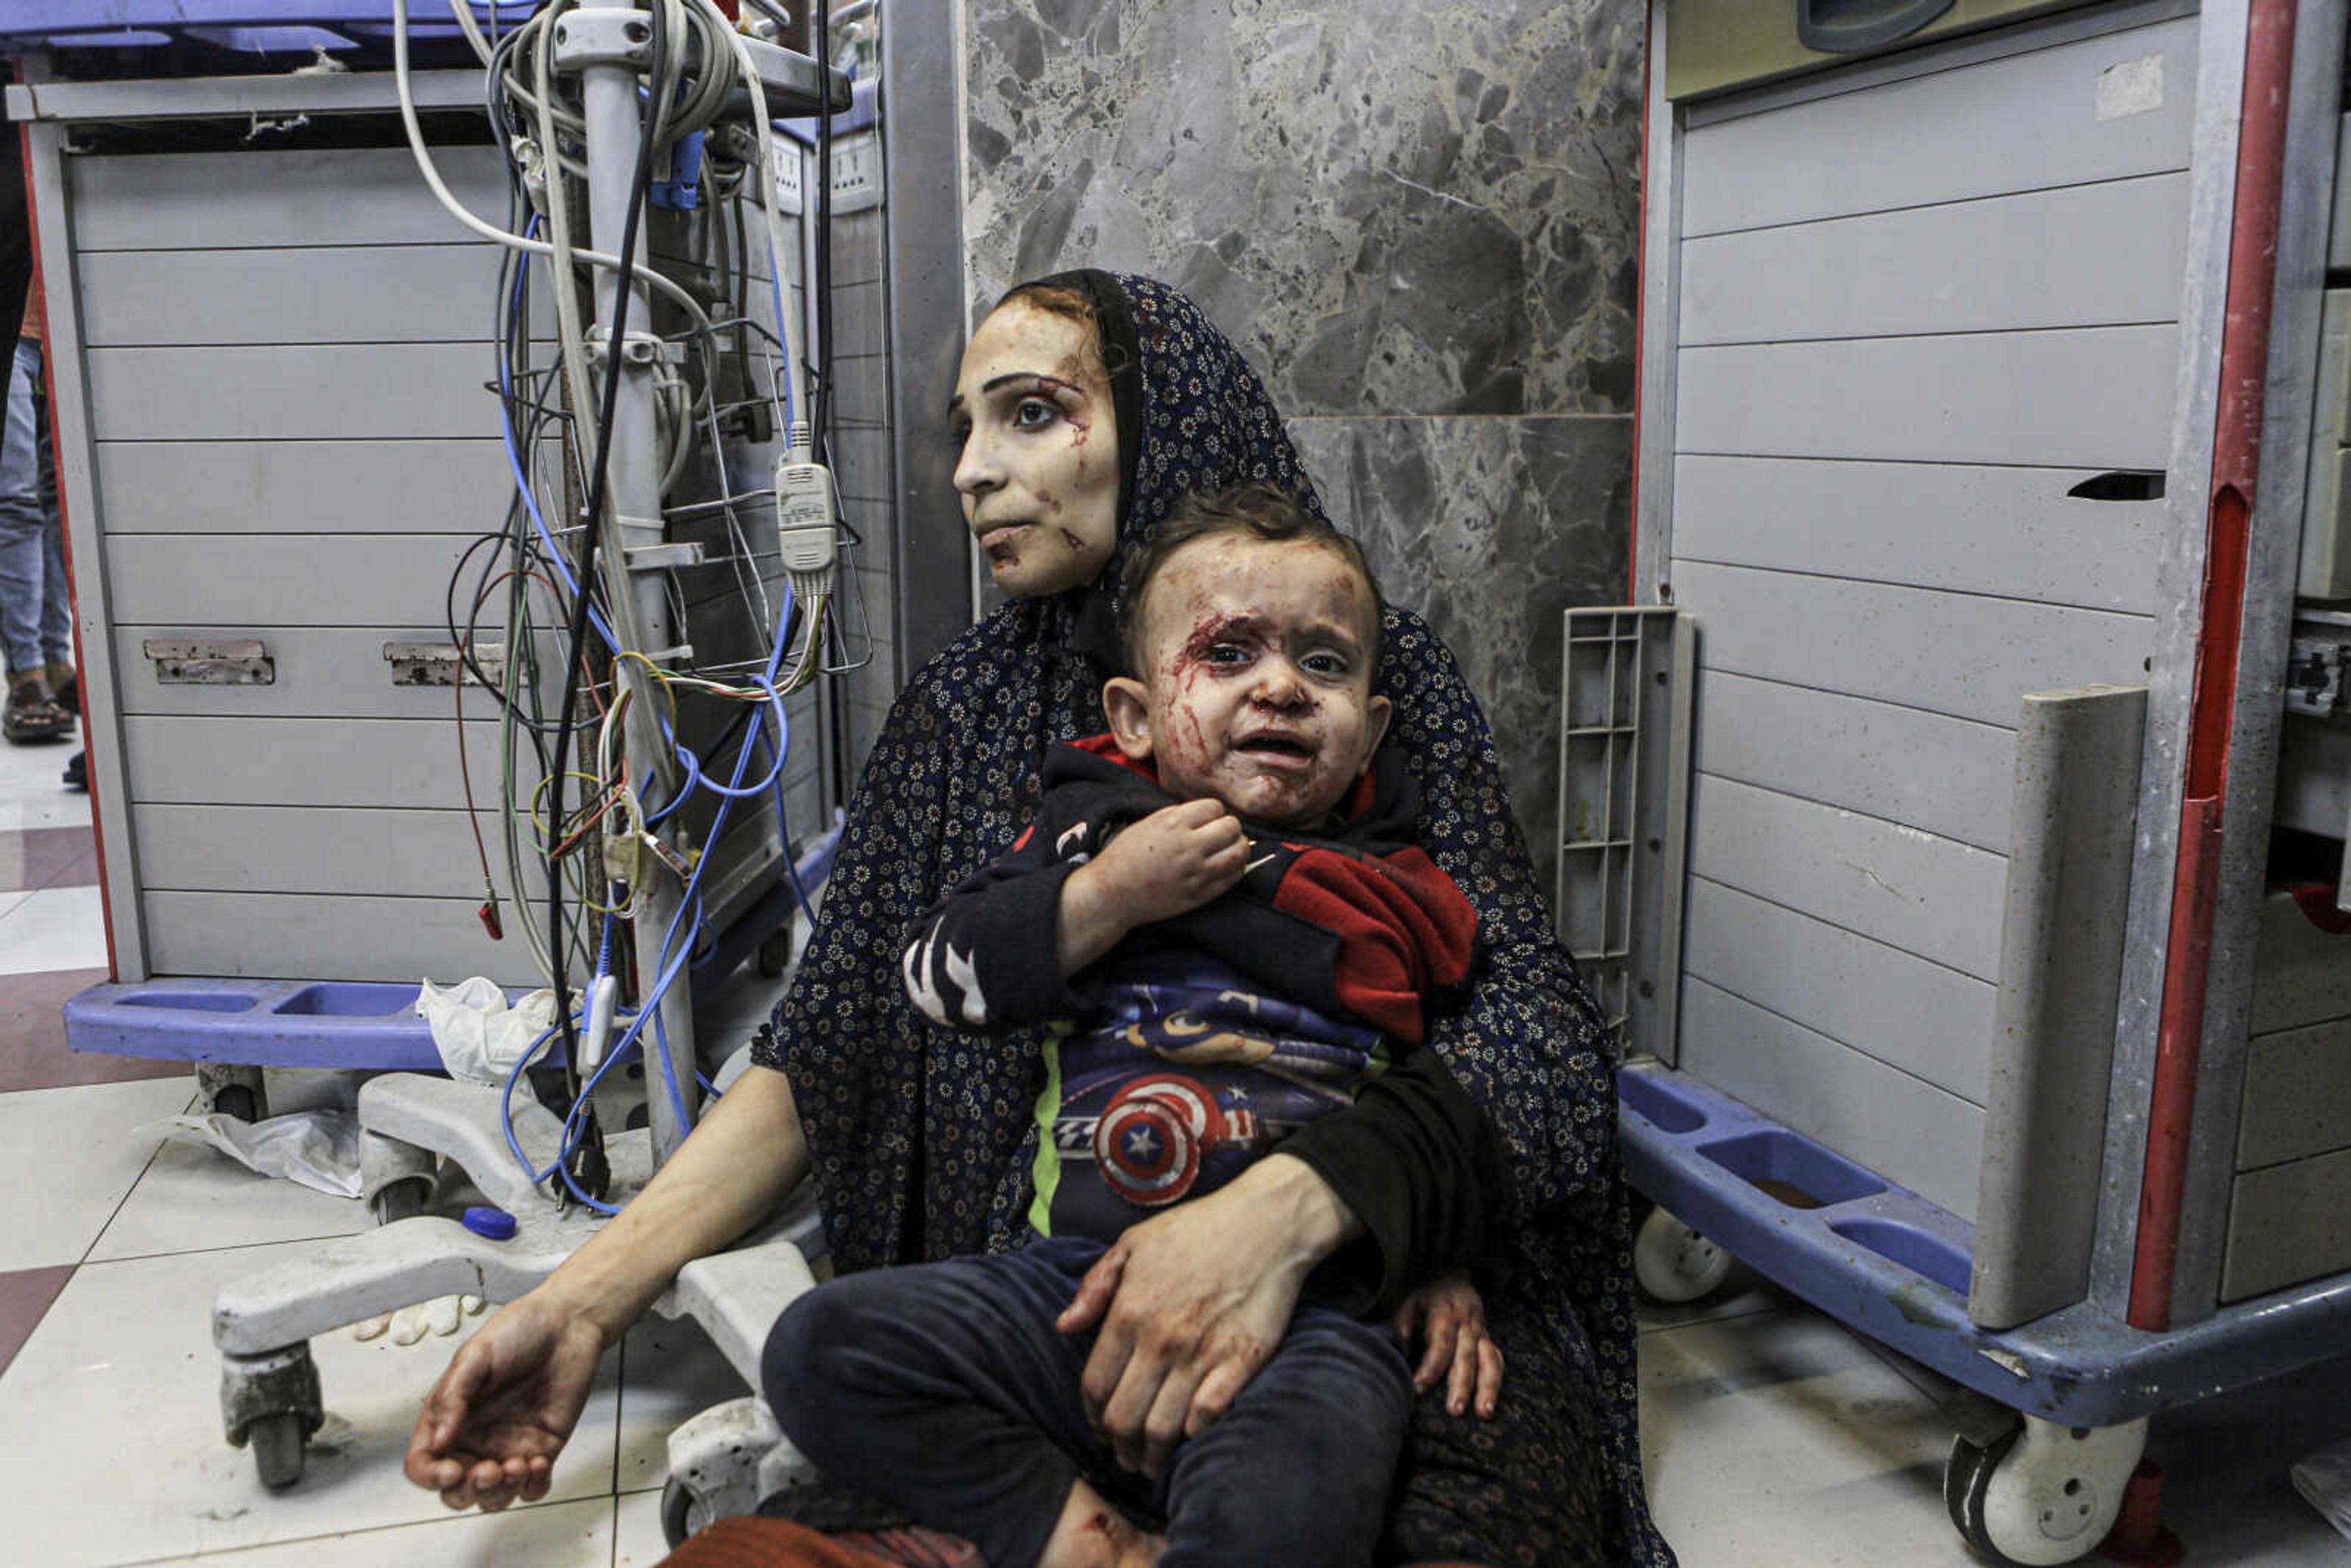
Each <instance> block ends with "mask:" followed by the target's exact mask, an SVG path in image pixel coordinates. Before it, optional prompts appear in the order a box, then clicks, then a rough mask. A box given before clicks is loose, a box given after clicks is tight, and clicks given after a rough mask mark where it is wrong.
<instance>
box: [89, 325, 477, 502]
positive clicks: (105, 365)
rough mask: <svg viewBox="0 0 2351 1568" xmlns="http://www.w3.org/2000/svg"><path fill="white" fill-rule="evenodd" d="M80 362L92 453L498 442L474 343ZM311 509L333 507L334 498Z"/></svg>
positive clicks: (166, 354)
mask: <svg viewBox="0 0 2351 1568" xmlns="http://www.w3.org/2000/svg"><path fill="white" fill-rule="evenodd" d="M87 361H88V363H89V380H90V388H91V395H90V406H91V408H92V410H93V411H94V417H95V423H96V429H95V432H94V434H95V435H96V437H97V438H98V439H99V440H100V441H166V440H196V441H302V440H343V441H350V440H364V439H368V438H371V437H375V438H390V439H409V438H415V437H440V438H448V437H453V436H455V437H464V436H478V435H485V434H490V435H495V434H496V432H497V402H496V399H495V398H494V397H493V396H492V394H491V393H490V392H487V391H486V390H485V388H484V383H485V382H486V381H488V380H489V378H490V375H491V366H490V360H489V356H488V354H487V352H486V350H485V349H484V348H483V346H482V345H481V344H478V343H359V344H343V343H315V344H303V345H298V346H292V347H271V348H258V347H246V348H235V349H93V350H90V352H89V355H88V356H87ZM319 500H320V503H321V504H331V502H332V497H330V496H329V497H320V498H319ZM491 520H492V522H495V521H496V519H495V517H493V518H492V519H491Z"/></svg>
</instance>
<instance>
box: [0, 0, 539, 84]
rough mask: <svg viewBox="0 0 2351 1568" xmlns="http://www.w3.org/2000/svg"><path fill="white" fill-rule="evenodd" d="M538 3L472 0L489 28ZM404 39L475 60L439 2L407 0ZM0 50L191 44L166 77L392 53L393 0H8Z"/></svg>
mask: <svg viewBox="0 0 2351 1568" xmlns="http://www.w3.org/2000/svg"><path fill="white" fill-rule="evenodd" d="M473 9H474V16H475V19H476V20H477V21H478V22H479V23H480V24H481V26H483V28H484V29H485V31H491V30H498V31H504V30H508V29H511V28H513V27H515V26H518V25H519V24H521V23H523V22H525V21H528V19H529V17H530V16H531V13H533V12H534V11H536V10H538V0H474V7H473ZM409 11H410V13H411V16H412V20H411V22H410V25H409V36H410V38H411V40H412V41H413V42H414V43H415V44H416V46H417V48H418V52H419V54H420V56H421V57H423V63H426V64H433V63H436V62H439V61H442V60H444V59H445V60H448V61H450V62H453V63H454V62H457V61H460V60H462V61H463V62H465V63H471V62H472V61H473V58H474V56H473V51H472V48H471V47H470V46H468V45H467V44H466V43H465V35H464V34H463V32H461V31H460V30H459V28H458V26H457V24H456V23H455V21H454V20H453V19H452V18H451V17H450V16H449V14H448V7H447V5H445V4H444V3H441V0H413V3H412V4H411V5H410V6H409ZM6 12H7V14H6V16H5V17H0V48H6V47H16V48H31V47H48V48H55V49H62V50H68V51H70V50H97V51H101V52H115V53H120V52H122V51H127V50H173V49H185V50H190V51H193V53H192V54H191V55H190V57H187V58H185V59H179V60H175V61H174V62H173V67H174V68H172V69H170V70H169V71H168V73H167V74H172V75H182V74H194V73H203V72H208V71H213V70H217V69H220V68H222V64H223V62H224V61H226V60H228V59H231V58H232V57H237V56H269V55H291V56H294V57H297V58H300V57H307V56H308V55H309V54H310V53H311V52H312V51H313V50H319V51H323V52H324V53H326V54H329V55H336V56H341V55H358V56H362V57H373V56H376V55H384V56H387V57H388V56H389V54H390V51H391V47H392V45H391V38H392V4H391V0H11V3H10V4H9V5H8V6H7V7H6Z"/></svg>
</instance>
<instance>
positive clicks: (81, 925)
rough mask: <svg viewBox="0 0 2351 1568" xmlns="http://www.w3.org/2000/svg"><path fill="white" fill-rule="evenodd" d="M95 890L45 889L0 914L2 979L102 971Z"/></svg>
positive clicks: (103, 955) (102, 942)
mask: <svg viewBox="0 0 2351 1568" xmlns="http://www.w3.org/2000/svg"><path fill="white" fill-rule="evenodd" d="M104 921H105V916H104V915H101V914H100V913H99V906H98V889H96V888H95V887H45V888H42V889H40V890H39V891H37V892H36V893H30V894H26V895H25V897H24V899H23V900H22V901H21V902H19V903H18V904H16V905H15V906H14V907H13V908H11V909H9V910H8V911H7V912H6V913H5V914H0V975H38V974H43V973H46V972H47V971H50V970H54V969H102V968H104V967H106V963H107V958H106V926H105V924H104Z"/></svg>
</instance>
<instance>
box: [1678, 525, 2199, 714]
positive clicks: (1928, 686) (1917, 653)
mask: <svg viewBox="0 0 2351 1568" xmlns="http://www.w3.org/2000/svg"><path fill="white" fill-rule="evenodd" d="M1673 580H1674V599H1675V602H1677V604H1679V605H1681V606H1682V607H1683V608H1685V609H1687V610H1689V611H1692V612H1695V613H1696V614H1697V615H1698V624H1699V626H1700V627H1701V628H1702V632H1701V634H1700V638H1699V645H1698V659H1699V663H1700V664H1701V665H1702V666H1704V667H1705V668H1706V669H1708V670H1727V671H1729V672H1730V673H1732V674H1742V675H1751V676H1755V677H1757V678H1759V679H1762V680H1771V681H1782V682H1785V683H1787V684H1789V685H1803V686H1816V687H1820V688H1822V689H1823V690H1829V691H1840V692H1844V693H1846V694H1847V695H1853V696H1865V697H1876V698H1877V699H1878V700H1880V701H1883V702H1896V703H1902V704H1905V705H1907V706H1913V707H1921V708H1926V709H1928V710H1930V711H1932V712H1935V713H1943V714H1949V715H1952V716H1955V717H1959V718H1970V719H1974V720H1975V721H1976V722H1978V723H1980V724H1991V725H2001V726H2013V725H2014V724H2015V723H2016V713H2017V704H2018V703H2019V702H2020V701H2021V700H2022V697H2023V695H2024V694H2025V693H2027V692H2042V691H2055V690H2059V689H2062V688H2065V687H2071V686H2079V685H2090V684H2092V683H2094V682H2107V683H2112V684H2114V685H2130V684H2131V683H2133V682H2135V681H2137V680H2140V679H2143V678H2144V676H2145V674H2146V669H2145V661H2146V659H2147V657H2148V656H2149V654H2150V653H2152V652H2153V635H2154V633H2153V625H2152V622H2149V621H2148V620H2147V618H2146V617H2144V616H2137V615H2116V614H2110V613H2108V612H2104V611H2097V610H2075V609H2070V608H2064V607H2060V606H2053V605H2046V604H2032V603H2026V602H2023V601H2018V600H2011V599H1991V598H1985V597H1981V596H1979V595H1974V594H1959V593H1938V592H1932V591H1924V590H1919V589H1912V588H1896V587H1890V586H1887V585H1886V584H1884V583H1876V582H1858V581H1848V580H1844V579H1841V578H1825V577H1810V576H1805V575H1803V574H1802V573H1799V572H1783V571H1750V570H1744V569H1741V568H1736V567H1719V566H1701V565H1698V564H1696V563H1694V562H1688V561H1681V560H1677V561H1676V562H1675V565H1674V579H1673Z"/></svg>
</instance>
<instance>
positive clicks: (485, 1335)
mask: <svg viewBox="0 0 2351 1568" xmlns="http://www.w3.org/2000/svg"><path fill="white" fill-rule="evenodd" d="M603 1354H604V1334H603V1331H602V1330H601V1329H600V1328H599V1327H598V1326H597V1325H596V1324H595V1323H594V1322H592V1321H590V1319H588V1318H587V1317H585V1316H580V1315H577V1314H572V1313H569V1312H564V1311H562V1310H561V1309H560V1308H559V1306H557V1305H555V1304H553V1303H551V1302H546V1301H540V1300H538V1292H537V1291H534V1292H532V1294H530V1295H528V1296H525V1297H523V1298H522V1299H521V1300H520V1301H515V1302H512V1303H511V1304H509V1305H507V1306H506V1307H503V1308H501V1309H499V1311H498V1312H496V1313H494V1314H493V1315H492V1316H491V1317H490V1318H489V1320H488V1321H487V1322H484V1323H483V1324H482V1326H481V1328H480V1329H479V1330H478V1331H477V1332H476V1333H475V1334H474V1336H473V1337H472V1338H471V1339H469V1340H467V1341H466V1342H465V1343H464V1344H462V1345H459V1346H458V1347H457V1354H456V1355H455V1357H454V1358H453V1359H452V1360H451V1361H450V1363H449V1369H448V1370H447V1371H446V1372H444V1373H443V1374H442V1375H441V1381H440V1382H438V1383H436V1384H434V1385H433V1392H432V1393H430V1394H428V1395H426V1396H425V1398H424V1410H423V1414H422V1415H420V1416H418V1417H417V1420H416V1430H415V1432H414V1433H413V1435H412V1436H411V1437H409V1439H408V1458H407V1462H406V1465H405V1469H406V1470H407V1473H408V1479H410V1480H412V1481H413V1482H415V1483H416V1484H417V1485H418V1486H421V1487H423V1488H424V1489H425V1490H428V1491H437V1492H439V1493H440V1494H441V1500H442V1501H443V1502H445V1503H447V1504H448V1505H449V1506H450V1507H451V1508H458V1509H462V1508H476V1507H478V1508H481V1509H485V1510H488V1511H496V1510H498V1509H502V1508H505V1507H506V1506H507V1504H509V1503H512V1502H516V1501H517V1500H519V1501H522V1502H537V1501H538V1500H539V1499H540V1498H543V1497H545V1496H546V1495H547V1489H548V1487H549V1483H550V1481H551V1480H552V1478H553V1475H554V1471H555V1456H556V1454H557V1453H558V1452H559V1451H560V1450H561V1449H562V1448H563V1444H564V1442H565V1440H566V1439H567V1438H569V1437H570V1436H571V1429H572V1428H573V1427H576V1426H578V1425H579V1423H580V1411H581V1410H582V1409H584V1408H586V1406H587V1404H588V1390H589V1388H590V1385H592V1384H593V1383H594V1382H595V1378H596V1364H597V1363H598V1362H599V1361H600V1360H601V1359H602V1358H603Z"/></svg>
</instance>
